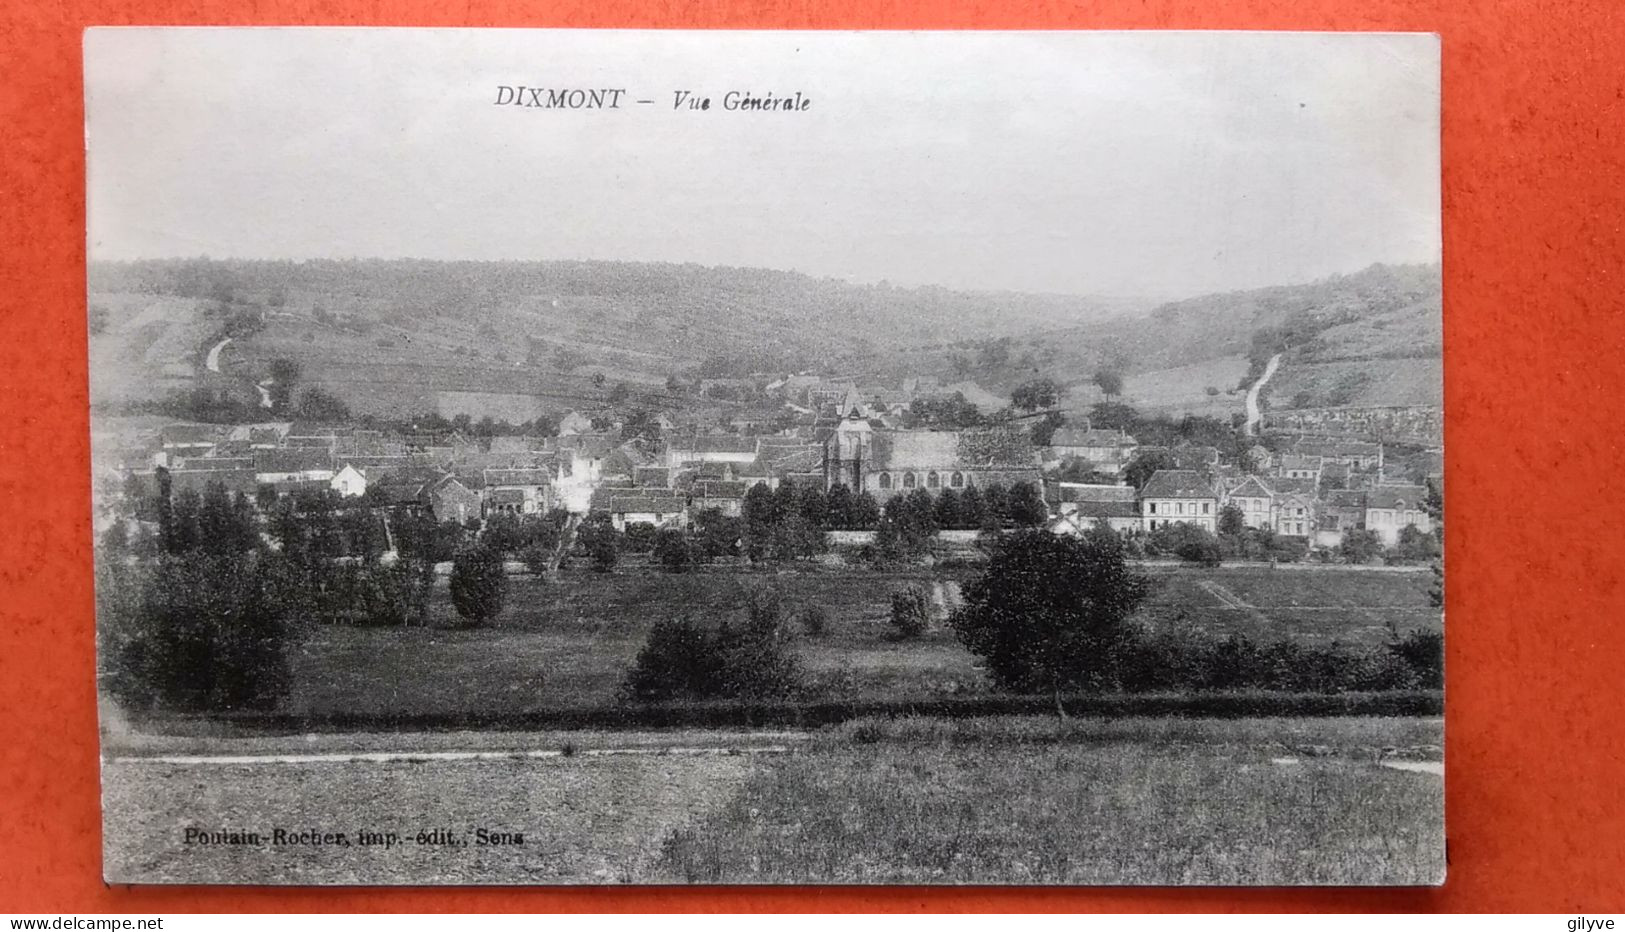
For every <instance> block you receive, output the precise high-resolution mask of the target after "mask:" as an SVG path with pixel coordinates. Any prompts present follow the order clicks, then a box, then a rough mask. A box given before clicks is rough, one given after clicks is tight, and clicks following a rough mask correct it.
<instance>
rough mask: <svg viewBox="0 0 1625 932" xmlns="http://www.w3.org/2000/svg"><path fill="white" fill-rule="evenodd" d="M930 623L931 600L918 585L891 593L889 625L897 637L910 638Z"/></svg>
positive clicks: (921, 632) (922, 632)
mask: <svg viewBox="0 0 1625 932" xmlns="http://www.w3.org/2000/svg"><path fill="white" fill-rule="evenodd" d="M930 624H931V600H930V598H929V597H928V596H927V595H926V594H925V590H924V589H922V588H921V587H919V586H909V587H908V588H907V589H904V590H903V591H901V592H894V593H892V597H891V626H892V631H894V632H895V633H896V635H897V637H898V638H900V639H904V640H907V639H912V638H917V637H919V636H920V635H922V634H924V633H925V629H926V628H927V627H929V626H930Z"/></svg>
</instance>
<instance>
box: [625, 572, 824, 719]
mask: <svg viewBox="0 0 1625 932" xmlns="http://www.w3.org/2000/svg"><path fill="white" fill-rule="evenodd" d="M793 645H794V635H793V634H792V632H791V631H790V630H789V628H788V626H787V625H786V624H785V618H784V609H783V597H782V596H781V595H780V594H779V593H778V592H777V591H776V590H771V589H768V590H757V591H753V592H752V593H751V594H750V596H749V598H748V601H747V604H746V619H745V621H744V623H742V624H733V623H730V622H726V621H725V622H723V623H722V624H721V625H719V626H718V627H717V628H716V629H715V630H706V629H705V628H702V627H700V626H699V625H697V624H695V623H694V622H693V621H692V620H690V619H688V618H686V617H685V618H677V619H668V620H663V621H659V622H656V623H655V625H654V627H653V628H651V629H650V631H649V637H648V640H647V641H646V642H645V643H644V646H643V649H642V650H640V651H639V652H638V657H637V660H636V661H635V662H634V664H633V666H632V669H631V670H630V671H629V672H628V673H627V677H626V682H625V684H624V685H623V686H622V688H621V694H622V695H623V696H625V697H626V698H629V699H633V700H636V701H642V702H651V701H655V702H658V701H665V700H671V699H715V698H724V697H725V698H733V699H772V698H782V697H784V696H787V695H790V694H791V693H793V692H794V691H795V690H796V689H797V688H798V687H799V685H800V681H801V667H800V661H799V660H798V658H797V657H796V654H795V651H794V649H793Z"/></svg>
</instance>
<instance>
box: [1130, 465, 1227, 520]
mask: <svg viewBox="0 0 1625 932" xmlns="http://www.w3.org/2000/svg"><path fill="white" fill-rule="evenodd" d="M1218 514H1219V496H1218V494H1217V493H1216V492H1214V490H1213V486H1212V484H1211V483H1209V481H1208V479H1207V477H1206V476H1204V475H1203V474H1202V473H1201V472H1199V471H1197V470H1194V469H1159V470H1157V471H1156V472H1154V473H1152V474H1151V478H1150V479H1148V480H1146V483H1145V488H1144V489H1141V490H1140V516H1141V517H1142V518H1144V519H1145V529H1146V530H1147V531H1154V530H1156V529H1157V528H1159V527H1165V526H1167V525H1170V524H1194V525H1196V526H1197V527H1200V528H1202V529H1203V530H1206V531H1214V530H1215V529H1216V527H1217V522H1218Z"/></svg>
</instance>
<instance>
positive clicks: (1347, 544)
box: [1337, 530, 1382, 563]
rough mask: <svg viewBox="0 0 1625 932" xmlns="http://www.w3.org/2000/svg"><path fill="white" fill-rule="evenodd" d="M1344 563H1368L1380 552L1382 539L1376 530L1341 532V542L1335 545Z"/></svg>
mask: <svg viewBox="0 0 1625 932" xmlns="http://www.w3.org/2000/svg"><path fill="white" fill-rule="evenodd" d="M1337 552H1338V555H1339V556H1341V557H1342V558H1343V561H1344V562H1345V563H1369V562H1370V561H1371V558H1372V557H1374V556H1376V555H1377V554H1379V553H1381V552H1382V540H1381V539H1380V538H1378V537H1377V532H1376V531H1369V530H1349V531H1344V532H1343V542H1342V543H1341V544H1339V545H1338V547H1337Z"/></svg>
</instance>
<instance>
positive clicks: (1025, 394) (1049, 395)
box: [1010, 379, 1061, 411]
mask: <svg viewBox="0 0 1625 932" xmlns="http://www.w3.org/2000/svg"><path fill="white" fill-rule="evenodd" d="M1060 397H1061V389H1060V387H1059V386H1057V385H1056V384H1055V382H1054V381H1053V380H1051V379H1033V380H1031V381H1029V382H1023V383H1021V384H1020V385H1018V386H1016V389H1015V391H1013V392H1011V393H1010V403H1011V404H1013V405H1015V406H1016V407H1018V408H1020V409H1022V410H1023V411H1037V410H1038V409H1040V408H1053V407H1055V403H1056V402H1057V401H1059V400H1060Z"/></svg>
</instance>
